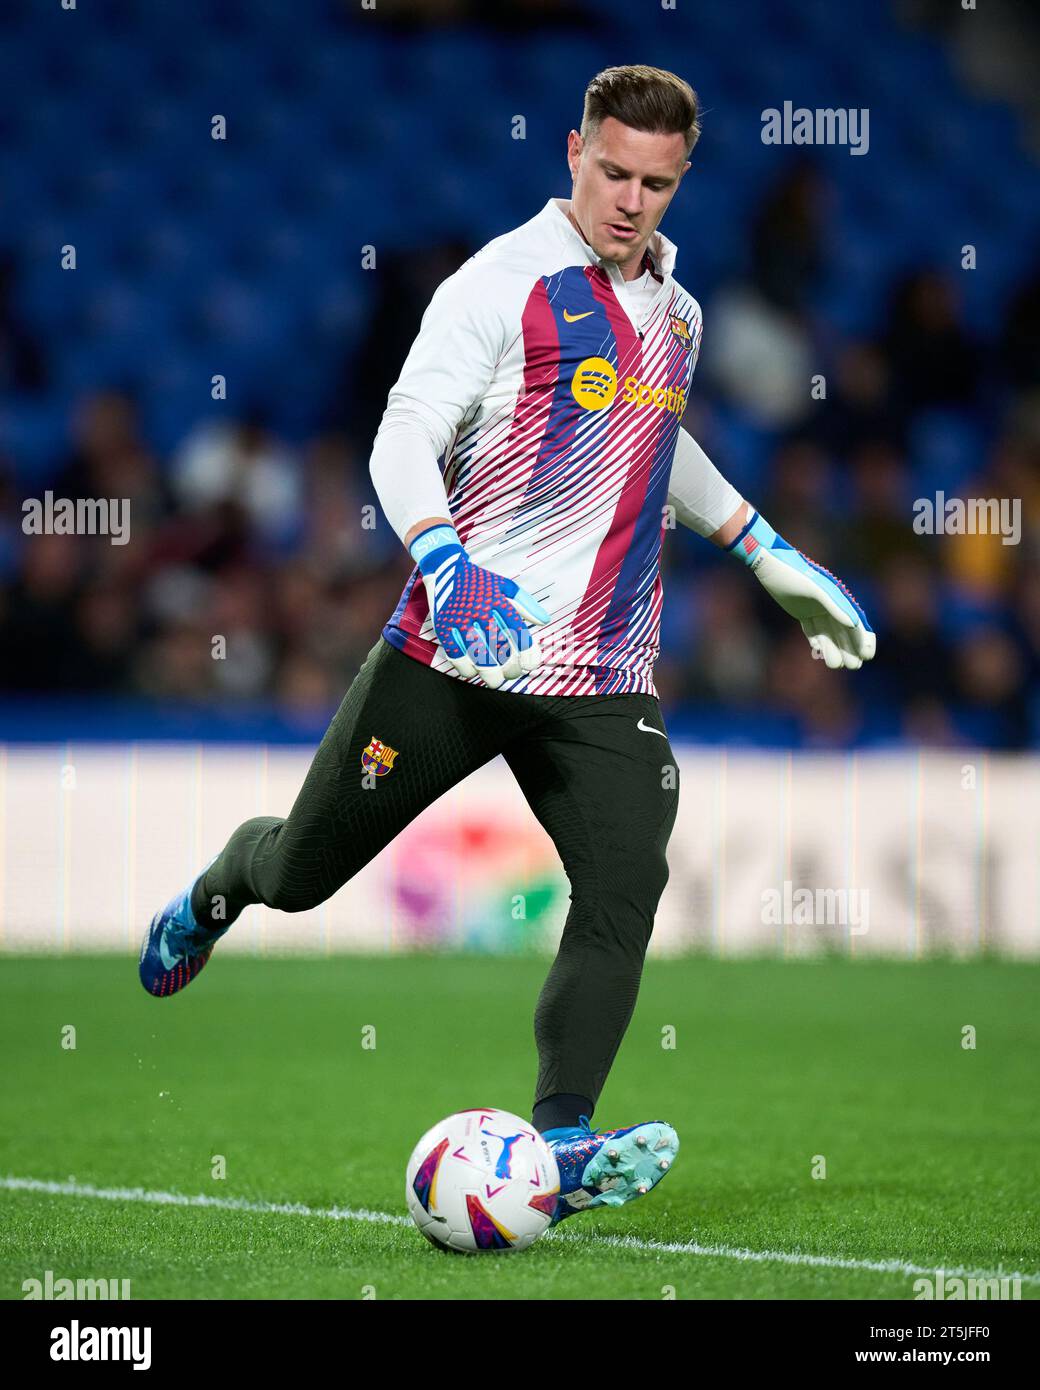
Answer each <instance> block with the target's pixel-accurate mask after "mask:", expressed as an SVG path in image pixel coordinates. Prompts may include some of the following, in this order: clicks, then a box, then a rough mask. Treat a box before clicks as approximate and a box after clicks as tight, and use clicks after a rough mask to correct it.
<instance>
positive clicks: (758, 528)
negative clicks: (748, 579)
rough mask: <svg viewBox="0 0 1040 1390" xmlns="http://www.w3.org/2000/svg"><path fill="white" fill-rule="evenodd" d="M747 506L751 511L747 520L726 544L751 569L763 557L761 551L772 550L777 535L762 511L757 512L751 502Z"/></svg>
mask: <svg viewBox="0 0 1040 1390" xmlns="http://www.w3.org/2000/svg"><path fill="white" fill-rule="evenodd" d="M747 508H748V513H749V515H748V519H747V521H746V522H745V523H744V525H743V527H741V529H740V531H739V532H738V534H737V535H736V536H734V538H733V540H731V541H730V543H729V544H728V545H727V546H726V549H727V550H728V551H729V552H730V553H731V554H733V555H736V556H737V557H738V558H739V559H741V560H743V562H744V564H745V565H747V566H748V568H749V569H754V568H755V565H756V563H757V562H758V560H759V559H760V558H761V557H760V555H759V551H760V550H772V549H773V546H774V543H775V541H776V539H777V536H776V532H775V531H774V530H773V528H772V526H770V524H769V522H768V521H766V519H765V517H764V516H762V515H761V513H760V512H756V511H755V510H754V509H753V508H752V506H751V503H750V502H749V503H748V504H747Z"/></svg>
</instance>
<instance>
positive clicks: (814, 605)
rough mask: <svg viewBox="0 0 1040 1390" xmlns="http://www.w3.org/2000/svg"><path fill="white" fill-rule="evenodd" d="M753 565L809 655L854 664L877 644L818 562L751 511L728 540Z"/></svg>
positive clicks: (834, 666)
mask: <svg viewBox="0 0 1040 1390" xmlns="http://www.w3.org/2000/svg"><path fill="white" fill-rule="evenodd" d="M727 549H728V550H732V551H733V552H734V553H735V554H737V555H739V556H740V558H741V559H742V560H743V561H744V563H745V564H746V565H747V566H748V567H749V568H750V569H751V570H752V571H753V573H754V575H755V577H756V579H757V580H758V582H759V583H760V584H761V585H762V587H763V588H764V589H767V590H768V591H769V593H770V594H772V596H773V598H774V599H776V601H777V603H778V604H779V605H780V607H781V608H782V609H783V610H784V612H785V613H790V615H791V617H792V618H797V619H798V621H799V622H800V623H801V625H802V631H803V632H804V633H805V635H806V637H808V639H809V645H810V647H812V650H813V655H814V656H817V657H822V659H823V660H824V661H825V662H826V663H827V665H828V666H829V667H830V669H831V670H832V671H837V670H840V669H841V667H843V666H844V667H846V668H847V669H848V670H849V671H856V670H858V669H859V668H860V667H861V666H862V665H863V663H864V661H869V660H870V659H871V657H872V656H873V655H874V652H875V650H876V648H877V638H876V637H875V636H874V631H873V629H872V628H871V626H870V624H869V623H868V622H867V615H866V614H865V613H864V612H863V609H862V608H861V607H860V606H859V604H858V603H857V602H856V600H855V599H854V598H853V597H852V595H851V594H850V593H849V591H848V589H846V587H845V585H844V584H843V583H842V582H841V580H840V579H838V578H836V577H835V576H834V575H833V574H831V573H830V571H829V570H825V569H824V568H823V566H822V565H818V564H816V563H815V561H813V560H810V559H808V558H807V557H806V556H805V555H803V554H802V553H801V551H800V550H795V549H794V547H793V546H791V545H788V543H787V541H785V540H784V539H783V538H782V537H781V536H778V535H777V534H776V532H775V531H774V530H773V528H772V527H771V526H770V525H769V523H768V521H766V520H764V518H762V517H761V516H759V514H758V512H755V513H754V514H753V515H752V517H751V519H750V520H749V521H748V523H747V524H746V526H745V527H744V528H743V530H742V531H741V532H740V534H739V535H738V536H737V538H736V539H735V540H734V541H732V542H731V543H730V544H729V545H728V546H727Z"/></svg>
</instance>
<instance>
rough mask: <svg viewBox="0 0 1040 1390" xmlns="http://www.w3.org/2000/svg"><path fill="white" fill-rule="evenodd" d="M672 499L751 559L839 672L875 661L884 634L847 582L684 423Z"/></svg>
mask: <svg viewBox="0 0 1040 1390" xmlns="http://www.w3.org/2000/svg"><path fill="white" fill-rule="evenodd" d="M668 501H669V503H671V505H672V506H674V507H675V514H676V517H677V519H678V520H679V521H681V522H682V523H683V525H684V526H688V527H689V528H690V529H691V530H693V531H696V532H697V533H698V535H701V536H706V537H707V538H708V539H709V540H711V541H712V542H713V543H714V544H715V545H717V546H720V547H722V548H723V549H724V550H729V551H732V552H733V553H734V554H735V555H737V556H738V557H739V558H740V559H741V560H743V561H744V563H745V564H746V565H747V566H748V567H749V568H750V569H751V571H752V573H753V574H754V576H755V578H756V579H757V580H758V581H759V583H760V584H761V585H762V587H763V588H764V589H766V590H767V591H768V593H769V594H770V595H771V597H772V598H773V599H775V600H776V602H777V603H778V604H779V605H780V607H781V608H782V609H783V610H784V612H785V613H789V614H790V615H791V617H793V618H796V619H797V620H798V622H799V623H801V627H802V631H803V632H804V633H805V635H806V637H807V638H808V641H809V646H810V647H811V648H812V651H813V655H814V656H817V657H819V658H821V659H822V660H823V661H825V662H826V663H827V665H828V666H829V667H830V668H831V669H832V670H838V669H839V668H840V667H842V666H844V667H845V668H846V669H848V670H850V671H855V670H857V669H858V668H859V667H860V666H862V665H863V663H864V661H869V660H870V659H871V657H872V656H873V655H874V652H875V650H876V646H877V639H876V637H875V636H874V633H873V630H872V629H871V627H870V624H869V623H868V622H867V616H866V614H865V613H864V612H863V609H862V608H861V607H860V606H859V604H858V603H857V602H856V600H855V599H854V598H853V596H852V594H851V593H849V591H848V589H846V587H845V585H844V584H843V583H842V582H841V580H840V579H838V578H837V577H836V576H835V575H833V574H831V573H830V572H829V571H828V570H825V569H824V568H823V567H822V565H817V564H816V563H815V562H814V561H812V560H810V559H809V558H808V557H807V556H805V555H803V554H802V553H801V552H800V551H798V550H795V549H794V547H793V546H791V545H788V543H787V542H786V541H785V540H784V539H783V537H782V536H778V535H777V534H776V532H775V531H774V530H773V528H772V527H771V526H770V525H769V523H768V521H766V520H765V518H764V517H762V516H760V515H759V514H758V512H756V511H755V509H754V508H753V507H752V505H751V503H750V502H746V501H744V499H743V498H742V497H741V496H740V494H739V493H738V492H737V491H736V489H735V488H734V487H732V486H731V485H730V484H729V483H728V482H726V480H725V478H723V476H722V474H721V473H720V472H719V471H718V469H717V468H716V467H715V465H714V464H713V463H712V461H711V459H709V458H708V456H707V454H706V453H705V452H704V450H703V449H702V448H701V447H700V445H699V444H697V443H696V441H695V440H694V439H692V438H691V437H690V435H689V434H687V432H686V431H685V430H684V429H681V428H680V430H679V438H678V440H677V441H676V446H675V460H674V462H673V464H672V476H671V481H670V483H669V489H668Z"/></svg>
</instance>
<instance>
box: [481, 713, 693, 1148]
mask: <svg viewBox="0 0 1040 1390" xmlns="http://www.w3.org/2000/svg"><path fill="white" fill-rule="evenodd" d="M539 703H540V704H541V705H542V709H543V712H544V717H543V718H542V720H541V721H540V722H539V723H538V725H537V726H536V727H535V728H534V729H532V730H531V731H530V732H529V733H528V734H526V735H525V736H523V737H521V738H520V739H518V740H517V742H516V743H515V744H513V745H512V746H511V747H510V748H509V749H507V750H505V753H504V756H505V758H506V761H507V762H508V764H509V766H510V768H511V769H512V771H513V774H514V776H515V777H516V779H517V781H518V782H519V784H520V787H521V789H522V790H523V793H524V795H525V797H526V798H527V800H528V802H529V804H530V806H531V809H532V810H533V811H534V813H535V815H536V816H537V817H538V819H539V821H540V822H541V824H542V825H543V826H544V827H545V829H546V830H547V831H548V833H549V834H550V835H551V836H552V839H553V841H554V842H555V844H556V848H557V850H558V851H559V854H560V858H561V859H562V860H563V865H564V868H565V869H566V872H567V876H568V878H569V879H570V883H571V907H570V912H569V913H568V916H567V922H566V925H565V927H564V930H563V936H562V939H561V942H560V949H559V953H558V954H557V956H556V959H555V961H554V962H553V965H552V969H551V970H550V971H549V976H548V979H547V980H546V982H545V985H544V987H543V989H542V992H541V995H540V997H539V1000H538V1006H537V1009H536V1012H535V1039H536V1042H537V1045H538V1057H539V1071H538V1080H537V1084H536V1088H535V1096H534V1099H535V1115H534V1120H535V1124H536V1125H537V1126H538V1128H539V1129H543V1130H545V1129H555V1128H557V1127H559V1126H564V1125H568V1124H571V1125H576V1124H577V1118H578V1117H577V1114H574V1115H573V1116H571V1115H570V1114H569V1111H570V1110H572V1109H574V1108H575V1107H576V1106H577V1108H578V1109H581V1110H582V1113H587V1114H589V1115H590V1116H591V1114H592V1107H593V1106H595V1104H596V1101H597V1100H598V1099H599V1095H600V1092H601V1091H602V1089H603V1085H604V1082H605V1081H606V1078H607V1073H608V1072H609V1070H610V1067H611V1065H612V1063H613V1061H614V1057H615V1054H616V1053H617V1050H618V1047H619V1046H620V1043H621V1039H622V1037H623V1036H624V1034H625V1030H626V1028H627V1027H628V1024H629V1020H630V1019H631V1017H632V1012H633V1010H634V1008H635V1003H636V996H637V994H638V992H639V982H640V978H641V975H642V969H643V960H644V957H645V955H646V948H647V946H648V945H649V942H650V934H651V932H652V930H653V924H654V914H655V912H656V910H657V904H658V901H659V899H660V897H661V894H662V892H663V891H664V887H665V884H666V882H667V880H668V863H667V860H666V857H665V851H666V848H667V844H668V838H669V836H670V835H671V832H672V827H673V825H674V824H675V816H676V812H677V810H678V802H679V774H678V767H677V765H676V763H675V760H674V758H673V756H672V750H671V745H670V744H669V742H668V738H667V735H666V734H665V732H664V722H663V720H662V717H661V707H660V704H659V702H658V701H657V700H656V699H654V698H653V696H650V695H613V696H602V697H593V696H577V697H570V698H563V697H561V698H559V699H558V700H555V701H554V702H553V706H549V703H548V701H540V702H539ZM554 707H558V708H554ZM641 726H642V727H641ZM655 730H656V732H654V731H655ZM582 1098H584V1099H587V1101H588V1102H589V1105H588V1107H587V1108H585V1107H582V1106H581V1105H580V1104H579V1103H578V1102H580V1100H581V1099H582Z"/></svg>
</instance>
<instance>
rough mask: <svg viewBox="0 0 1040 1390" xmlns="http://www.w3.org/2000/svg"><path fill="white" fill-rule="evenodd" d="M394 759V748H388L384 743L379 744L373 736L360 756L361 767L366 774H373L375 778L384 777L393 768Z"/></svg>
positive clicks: (395, 752) (395, 754) (395, 750)
mask: <svg viewBox="0 0 1040 1390" xmlns="http://www.w3.org/2000/svg"><path fill="white" fill-rule="evenodd" d="M396 757H397V749H396V748H388V747H387V746H386V744H385V743H381V742H380V741H379V739H377V738H376V737H375V735H373V736H372V738H370V739H369V741H368V747H367V748H366V749H365V751H364V752H363V753H362V754H361V766H362V767H363V768H364V769H365V771H366V772H374V773H375V774H376V776H377V777H385V776H386V774H387V773H388V772H389V771H390V770H391V768H392V767H393V765H394V759H395V758H396Z"/></svg>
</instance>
